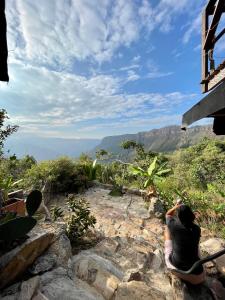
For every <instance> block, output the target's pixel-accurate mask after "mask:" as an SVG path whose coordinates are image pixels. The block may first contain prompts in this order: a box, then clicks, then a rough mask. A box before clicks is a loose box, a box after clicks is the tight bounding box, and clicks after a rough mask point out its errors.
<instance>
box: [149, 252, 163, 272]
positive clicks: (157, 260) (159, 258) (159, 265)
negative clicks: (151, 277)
mask: <svg viewBox="0 0 225 300" xmlns="http://www.w3.org/2000/svg"><path fill="white" fill-rule="evenodd" d="M153 254H154V255H153V257H152V261H151V266H150V267H151V269H152V270H153V271H155V272H157V271H159V270H161V271H162V270H164V269H165V262H164V256H163V252H162V250H160V249H156V250H155V251H154V252H153Z"/></svg>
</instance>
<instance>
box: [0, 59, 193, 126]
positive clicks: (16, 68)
mask: <svg viewBox="0 0 225 300" xmlns="http://www.w3.org/2000/svg"><path fill="white" fill-rule="evenodd" d="M10 69H11V72H12V74H13V77H14V80H11V82H10V84H9V85H8V86H7V88H6V87H5V88H3V89H1V96H2V98H4V99H5V108H6V109H7V110H8V112H9V113H10V116H11V120H12V122H13V123H16V124H18V125H20V126H21V127H22V128H23V127H24V126H25V127H26V128H27V127H30V126H31V127H34V128H36V126H42V127H40V128H42V130H43V128H44V127H45V126H46V127H47V130H50V131H54V128H55V129H56V130H58V129H57V128H60V127H65V128H74V130H75V131H76V130H77V128H82V126H83V125H82V122H99V120H102V121H104V122H105V121H109V120H110V119H111V120H113V119H118V120H120V119H121V120H122V119H123V118H128V119H129V120H132V119H133V118H139V119H142V118H143V116H144V115H145V113H146V114H147V115H148V116H151V114H154V116H155V115H156V114H157V115H158V116H162V115H163V114H167V115H168V114H170V113H171V112H172V111H173V109H174V107H175V106H176V108H177V107H178V106H179V105H180V104H182V103H183V102H184V101H185V102H187V101H188V100H192V99H193V98H196V95H193V94H182V93H179V92H175V93H168V94H161V93H134V94H127V93H125V92H123V91H122V88H123V84H124V82H123V81H121V80H120V79H118V78H117V77H113V76H109V75H99V76H94V77H90V78H88V77H84V76H78V75H72V74H69V73H66V72H63V73H62V72H61V73H60V72H55V71H49V70H48V69H46V68H44V67H42V68H38V67H33V66H30V65H24V64H21V63H14V64H13V65H10ZM130 75H131V76H135V74H130ZM18 103H19V105H18Z"/></svg>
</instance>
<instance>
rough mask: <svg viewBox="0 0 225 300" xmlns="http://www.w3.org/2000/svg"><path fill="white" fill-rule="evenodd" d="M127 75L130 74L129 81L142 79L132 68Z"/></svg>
mask: <svg viewBox="0 0 225 300" xmlns="http://www.w3.org/2000/svg"><path fill="white" fill-rule="evenodd" d="M127 75H128V77H127V81H136V80H138V79H140V76H139V75H138V74H137V73H135V72H134V71H132V70H130V71H128V72H127Z"/></svg>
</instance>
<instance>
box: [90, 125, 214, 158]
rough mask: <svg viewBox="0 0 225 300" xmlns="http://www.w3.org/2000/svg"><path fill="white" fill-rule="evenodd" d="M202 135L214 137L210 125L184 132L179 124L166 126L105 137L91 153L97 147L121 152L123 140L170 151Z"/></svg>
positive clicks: (195, 141) (147, 147)
mask: <svg viewBox="0 0 225 300" xmlns="http://www.w3.org/2000/svg"><path fill="white" fill-rule="evenodd" d="M203 137H216V136H215V135H214V133H213V132H212V128H211V125H206V126H195V127H192V128H189V129H188V130H187V131H186V132H185V131H182V130H181V129H180V127H179V126H175V125H174V126H167V127H163V128H160V129H153V130H150V131H146V132H139V133H137V134H124V135H118V136H108V137H105V138H103V139H102V141H101V143H100V144H99V145H98V146H97V147H96V148H95V149H94V150H93V154H94V152H95V151H96V150H98V149H105V150H107V151H109V152H111V153H114V154H123V153H125V152H124V150H122V149H121V147H120V144H121V142H123V141H125V140H135V141H136V142H138V143H141V144H144V146H145V148H146V149H147V150H152V151H159V152H171V151H174V150H176V149H180V148H186V147H188V146H191V145H194V144H196V143H197V142H198V141H200V140H201V139H202V138H203Z"/></svg>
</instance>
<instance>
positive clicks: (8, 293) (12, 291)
mask: <svg viewBox="0 0 225 300" xmlns="http://www.w3.org/2000/svg"><path fill="white" fill-rule="evenodd" d="M20 286H21V283H20V282H18V283H15V284H13V285H11V286H9V287H8V288H6V289H4V291H2V292H1V294H0V299H4V300H18V298H19V291H20Z"/></svg>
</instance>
